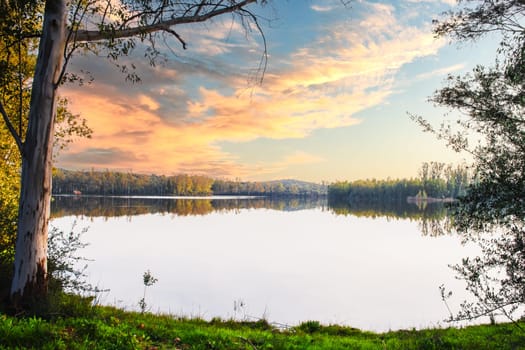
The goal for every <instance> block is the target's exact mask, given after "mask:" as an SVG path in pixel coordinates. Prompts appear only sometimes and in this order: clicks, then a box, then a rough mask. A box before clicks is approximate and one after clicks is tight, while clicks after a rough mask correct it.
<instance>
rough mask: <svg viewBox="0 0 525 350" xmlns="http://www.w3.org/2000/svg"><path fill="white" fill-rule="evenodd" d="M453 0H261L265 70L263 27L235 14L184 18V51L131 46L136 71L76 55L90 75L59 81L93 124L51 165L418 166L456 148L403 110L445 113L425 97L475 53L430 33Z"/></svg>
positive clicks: (450, 155)
mask: <svg viewBox="0 0 525 350" xmlns="http://www.w3.org/2000/svg"><path fill="white" fill-rule="evenodd" d="M447 2H448V1H443V2H438V1H433V2H426V1H411V0H408V1H406V0H405V1H396V2H385V3H376V2H366V1H363V2H356V3H353V4H352V7H349V8H344V7H343V6H342V5H340V3H339V2H338V1H336V0H312V1H304V2H303V1H301V2H297V1H295V2H291V1H289V2H280V1H279V2H278V1H274V2H273V4H272V5H270V6H268V7H265V8H263V9H260V10H259V9H258V10H256V11H258V12H260V15H261V18H270V19H272V21H271V22H266V21H262V22H261V25H262V27H263V30H264V33H265V36H266V40H267V42H268V66H267V68H266V71H262V70H261V67H260V66H259V62H260V59H261V55H262V50H263V46H262V44H261V38H260V37H258V36H257V33H256V32H250V33H246V29H245V28H243V27H242V26H241V25H240V24H238V23H235V22H232V21H231V18H229V17H228V18H224V19H223V20H217V21H214V22H213V23H210V24H207V25H205V26H204V25H202V26H201V25H196V26H187V27H182V28H181V29H180V30H179V32H180V34H181V36H182V37H184V39H185V40H186V41H187V42H188V50H185V51H184V50H182V49H181V48H180V47H179V46H178V44H177V43H176V42H174V41H173V42H171V43H168V44H170V49H167V48H166V49H165V50H166V57H167V60H166V61H164V62H160V63H159V64H157V65H156V66H154V67H153V66H149V65H148V63H147V62H146V61H145V59H144V58H143V57H142V55H141V54H140V53H139V51H140V50H139V49H137V52H136V54H135V55H134V56H132V57H127V58H125V59H123V63H126V62H128V61H129V63H134V64H135V65H136V66H137V67H138V70H137V73H138V74H139V75H140V76H141V79H142V82H141V83H138V84H131V83H128V82H125V79H124V76H123V75H122V74H121V73H119V72H118V69H117V68H115V67H113V66H112V65H111V64H109V63H108V62H107V60H105V59H104V58H102V57H92V56H77V57H75V58H74V60H73V61H72V63H71V69H72V70H73V71H79V70H80V69H82V70H85V71H90V72H92V74H93V76H94V78H95V80H94V82H93V83H92V84H90V85H88V86H82V87H79V86H74V85H68V86H65V87H62V88H61V90H60V94H61V95H63V96H67V97H68V98H69V99H70V101H71V107H72V109H73V111H74V112H75V113H80V114H81V115H82V116H83V117H84V118H86V119H87V120H88V124H89V126H90V127H91V128H92V129H93V131H94V134H93V138H92V139H81V140H77V141H76V142H74V143H73V144H72V145H71V147H70V148H69V149H68V150H67V151H64V152H62V153H61V154H60V156H59V158H58V162H57V166H58V167H63V168H67V169H91V168H94V169H100V170H104V169H115V170H121V171H122V170H124V171H134V172H141V173H157V174H166V175H170V174H177V173H189V174H205V175H209V176H212V177H219V178H242V179H246V180H270V179H282V178H292V177H293V178H299V179H303V180H310V181H317V182H320V181H323V180H324V181H334V180H342V179H349V180H351V179H356V178H364V177H368V178H373V177H375V178H386V177H388V176H390V177H412V176H416V175H417V169H418V167H419V165H420V164H421V163H422V162H424V161H443V162H457V161H461V159H462V158H463V157H464V156H463V155H458V154H455V153H454V152H453V151H451V150H447V149H446V147H445V146H444V145H443V144H442V143H441V142H439V141H437V140H435V139H434V137H433V136H432V135H428V134H424V133H423V132H422V131H421V130H420V129H419V127H418V126H417V125H415V124H414V122H412V121H411V120H410V119H409V117H408V116H407V112H411V113H416V114H422V115H425V116H426V117H428V118H429V119H430V120H431V121H436V122H439V121H440V118H441V115H442V112H443V111H439V110H436V109H434V108H433V106H431V105H430V104H429V103H427V102H426V101H425V100H426V98H427V97H429V96H430V95H431V94H432V92H433V91H434V90H435V89H437V88H439V86H440V84H441V82H442V80H443V79H444V78H445V77H446V75H447V74H449V73H459V72H464V71H466V70H468V69H471V68H472V67H473V65H474V64H475V63H477V62H478V61H479V56H478V55H476V54H474V53H473V52H472V50H471V51H468V50H465V51H462V50H460V49H457V48H455V47H452V46H450V45H448V44H447V42H446V41H445V40H442V39H439V40H438V39H435V38H434V35H433V34H432V32H431V20H432V18H436V17H438V16H439V14H440V13H441V12H443V11H444V10H446V9H447V8H448V6H449V5H448V4H447ZM159 44H160V43H159ZM161 50H164V48H161ZM171 50H173V51H174V52H172V51H171ZM476 60H477V61H476ZM260 77H262V78H263V81H262V84H258V83H257V78H260Z"/></svg>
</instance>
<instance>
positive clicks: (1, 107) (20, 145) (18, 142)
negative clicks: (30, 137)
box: [0, 102, 24, 154]
mask: <svg viewBox="0 0 525 350" xmlns="http://www.w3.org/2000/svg"><path fill="white" fill-rule="evenodd" d="M0 114H2V117H3V119H4V121H5V124H6V125H7V129H9V132H10V133H11V135H12V136H13V138H14V139H15V142H16V146H17V147H18V151H19V152H20V154H22V150H23V146H24V144H23V143H22V140H21V139H20V135H18V133H17V132H16V129H15V127H14V126H13V124H12V123H11V120H10V119H9V117H8V116H7V112H6V111H5V109H4V105H3V104H2V102H0Z"/></svg>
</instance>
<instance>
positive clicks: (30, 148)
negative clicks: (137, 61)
mask: <svg viewBox="0 0 525 350" xmlns="http://www.w3.org/2000/svg"><path fill="white" fill-rule="evenodd" d="M264 3H266V1H264V0H259V1H257V0H229V1H224V0H212V1H208V0H206V1H205V0H194V1H179V0H165V1H156V0H137V1H122V2H118V3H115V2H114V1H89V2H86V1H81V0H79V1H73V2H67V1H65V0H55V1H52V0H47V1H41V0H19V1H8V0H4V1H2V3H1V5H2V7H3V8H2V10H3V11H5V12H3V13H4V14H5V13H13V14H14V15H13V16H12V18H15V19H16V20H17V21H16V22H17V23H18V25H16V26H15V25H13V26H12V27H11V28H12V33H14V35H12V36H9V37H15V38H16V39H17V40H14V44H13V45H27V43H29V42H34V43H35V45H36V44H38V50H37V51H38V55H37V58H36V63H35V67H34V73H32V74H31V76H32V84H31V88H30V93H31V96H30V98H29V99H27V100H28V101H29V103H28V112H27V113H28V118H27V120H28V125H27V128H25V125H22V120H23V118H21V116H22V115H23V111H22V113H19V114H17V113H14V112H13V111H12V110H10V107H9V106H10V105H11V104H10V103H9V102H4V101H1V102H0V114H1V115H2V118H3V120H4V122H5V125H6V126H7V128H8V129H9V132H10V133H11V135H12V136H13V138H14V140H15V143H16V146H17V148H18V151H19V152H20V154H21V159H22V174H21V192H20V203H19V210H18V225H17V227H18V229H17V239H16V248H15V270H14V271H15V272H14V277H13V281H12V285H11V291H10V294H11V300H12V302H13V304H14V305H16V306H21V307H23V306H24V304H25V303H26V302H30V301H31V300H33V299H35V298H39V297H41V296H44V295H45V294H46V276H47V264H46V262H47V260H46V259H47V258H46V252H47V237H48V229H47V225H48V220H49V211H50V196H51V169H52V150H53V142H54V132H55V122H56V120H55V112H56V106H57V91H58V88H59V86H60V85H61V83H63V82H64V81H65V80H76V79H79V77H78V76H75V75H71V74H69V75H68V74H67V73H66V67H67V63H68V61H69V60H70V58H71V57H72V56H73V55H74V54H75V53H76V52H77V51H78V50H79V49H84V50H94V49H104V50H106V52H107V56H108V58H109V59H110V60H113V61H114V62H115V64H116V65H117V66H118V58H119V57H121V56H122V55H127V54H129V53H130V52H131V51H132V50H133V48H134V47H135V41H140V42H143V43H146V44H149V50H148V51H147V54H148V57H149V58H150V60H152V61H154V59H155V58H156V57H157V56H158V55H159V54H160V53H159V52H158V51H157V50H156V49H155V40H156V39H157V38H158V37H159V36H160V35H161V34H169V35H171V36H173V37H174V38H175V39H176V40H178V41H179V42H180V43H181V45H182V46H183V47H185V46H186V43H185V42H184V40H183V38H181V37H180V36H179V35H178V34H177V32H176V31H175V30H174V29H173V28H174V27H175V26H177V25H180V24H188V23H196V22H205V21H208V20H210V19H212V18H215V17H217V16H221V15H225V14H231V15H233V16H236V18H238V19H239V20H240V21H242V22H243V24H244V25H245V26H247V27H250V26H252V27H254V28H255V29H256V30H259V31H261V28H260V26H259V23H258V18H257V17H256V16H255V15H254V14H253V13H252V12H251V11H250V9H249V5H251V4H261V5H262V4H264ZM40 19H41V21H40ZM6 28H7V26H5V27H4V28H2V29H5V30H7V29H6ZM250 28H251V27H250ZM3 33H5V32H3ZM261 33H262V32H261ZM2 35H3V34H2ZM6 37H7V36H6ZM2 39H4V35H3V37H2ZM3 44H4V45H5V46H9V45H11V44H12V43H7V42H5V41H4V42H3ZM27 47H28V48H29V46H27ZM264 59H265V57H263V61H262V63H261V64H262V65H263V66H264V62H265V61H264ZM263 66H261V69H262V70H264V67H263ZM119 68H120V69H121V70H122V71H124V72H125V73H127V74H128V77H129V78H130V79H132V80H136V78H137V76H136V75H135V74H134V72H133V71H132V70H129V69H128V68H127V67H125V66H120V67H119ZM4 104H5V105H4ZM17 126H20V127H17ZM24 129H25V130H24Z"/></svg>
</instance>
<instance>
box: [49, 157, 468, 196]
mask: <svg viewBox="0 0 525 350" xmlns="http://www.w3.org/2000/svg"><path fill="white" fill-rule="evenodd" d="M469 183H470V178H469V175H468V171H467V170H466V169H465V168H464V167H462V166H457V167H453V166H451V165H446V164H444V163H437V162H430V163H423V165H422V166H421V169H420V170H419V176H418V177H417V178H410V179H386V180H378V179H366V180H356V181H337V182H334V183H331V184H329V185H326V184H324V183H322V184H317V183H313V182H306V181H299V180H290V179H287V180H274V181H261V182H250V181H241V180H239V179H237V180H225V179H214V178H211V177H208V176H203V175H188V174H178V175H171V176H166V175H155V174H151V175H147V174H137V173H132V172H117V171H110V170H105V171H96V170H93V169H92V170H89V171H82V170H65V169H55V170H54V174H53V194H54V195H63V194H85V195H103V196H141V195H142V196H212V195H248V196H265V197H289V196H292V197H295V196H300V197H313V198H318V197H324V196H328V200H329V201H330V202H333V203H374V202H380V201H387V202H406V201H407V199H408V200H416V201H419V200H431V199H439V200H441V199H445V198H446V199H450V198H458V197H460V196H461V195H463V194H464V193H465V189H466V188H467V187H468V185H469Z"/></svg>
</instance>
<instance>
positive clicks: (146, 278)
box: [139, 270, 158, 313]
mask: <svg viewBox="0 0 525 350" xmlns="http://www.w3.org/2000/svg"><path fill="white" fill-rule="evenodd" d="M142 281H143V283H144V294H143V296H142V299H140V300H139V307H140V312H142V313H144V312H146V309H147V306H148V304H147V303H146V289H147V288H148V287H151V286H152V285H154V284H155V283H156V282H157V281H158V280H157V279H156V278H155V277H154V276H153V275H152V274H151V271H150V270H148V271H146V272H144V274H143V275H142Z"/></svg>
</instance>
